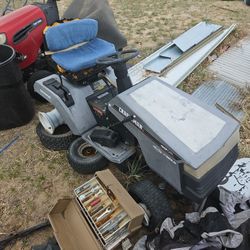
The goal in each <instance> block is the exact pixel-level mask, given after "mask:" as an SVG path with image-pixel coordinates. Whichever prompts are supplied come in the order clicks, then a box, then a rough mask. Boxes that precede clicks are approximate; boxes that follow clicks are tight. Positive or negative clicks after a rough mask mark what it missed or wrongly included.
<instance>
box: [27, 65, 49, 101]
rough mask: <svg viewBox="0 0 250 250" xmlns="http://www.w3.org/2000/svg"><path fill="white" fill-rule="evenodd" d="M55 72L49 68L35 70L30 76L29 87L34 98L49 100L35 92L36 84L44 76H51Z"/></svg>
mask: <svg viewBox="0 0 250 250" xmlns="http://www.w3.org/2000/svg"><path fill="white" fill-rule="evenodd" d="M52 74H53V73H51V72H50V71H48V70H38V71H35V72H34V73H33V74H32V75H31V77H30V78H29V80H28V81H27V89H28V91H29V93H30V95H31V97H32V98H34V99H35V100H37V101H39V102H43V103H45V102H47V100H45V99H44V98H43V97H42V96H40V95H39V94H38V93H36V92H35V90H34V84H35V82H36V81H37V80H40V79H43V78H44V77H47V76H50V75H52Z"/></svg>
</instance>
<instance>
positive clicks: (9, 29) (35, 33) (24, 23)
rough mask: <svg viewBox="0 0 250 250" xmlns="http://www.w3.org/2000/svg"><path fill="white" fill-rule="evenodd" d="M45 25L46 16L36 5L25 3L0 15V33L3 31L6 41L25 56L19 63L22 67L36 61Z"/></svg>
mask: <svg viewBox="0 0 250 250" xmlns="http://www.w3.org/2000/svg"><path fill="white" fill-rule="evenodd" d="M46 25H47V22H46V17H45V15H44V13H43V11H42V10H41V9H40V8H39V7H38V6H36V5H27V6H24V7H22V8H20V9H18V10H15V11H12V12H10V13H8V14H6V15H5V16H1V17H0V34H2V33H4V34H5V35H6V38H7V42H6V43H7V44H8V45H10V46H12V47H13V48H14V49H15V50H16V51H17V52H19V53H20V54H22V55H23V56H24V57H25V58H26V59H25V60H24V61H23V62H21V63H20V67H21V68H22V69H23V68H26V67H28V66H30V65H31V64H32V63H34V62H35V61H36V59H37V56H38V53H39V49H40V47H41V45H42V43H43V30H44V28H45V27H46Z"/></svg>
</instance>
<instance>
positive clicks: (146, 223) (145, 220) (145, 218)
mask: <svg viewBox="0 0 250 250" xmlns="http://www.w3.org/2000/svg"><path fill="white" fill-rule="evenodd" d="M138 205H139V206H140V207H141V208H142V209H143V211H144V216H143V221H142V224H143V225H144V226H145V227H148V226H149V223H150V217H151V214H150V211H149V210H148V208H147V206H146V205H145V204H144V203H141V202H140V203H138Z"/></svg>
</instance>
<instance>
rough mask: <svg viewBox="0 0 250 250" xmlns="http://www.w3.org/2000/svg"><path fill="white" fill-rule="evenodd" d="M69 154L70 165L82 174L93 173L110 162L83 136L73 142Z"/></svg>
mask: <svg viewBox="0 0 250 250" xmlns="http://www.w3.org/2000/svg"><path fill="white" fill-rule="evenodd" d="M67 156H68V161H69V164H70V166H71V167H72V168H73V169H74V170H75V171H77V172H78V173H80V174H93V173H95V172H96V171H99V170H103V169H104V168H105V167H106V166H107V164H108V160H107V159H106V158H105V157H103V156H102V155H101V154H100V153H99V152H98V151H96V149H95V148H94V147H92V146H91V145H90V144H88V143H87V142H86V141H84V140H83V139H82V138H78V139H76V140H75V141H73V142H72V144H71V145H70V147H69V150H68V154H67Z"/></svg>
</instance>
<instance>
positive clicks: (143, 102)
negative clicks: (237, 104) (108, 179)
mask: <svg viewBox="0 0 250 250" xmlns="http://www.w3.org/2000/svg"><path fill="white" fill-rule="evenodd" d="M97 32H98V22H96V21H95V20H93V19H83V20H74V21H72V22H67V23H63V24H60V25H58V26H54V27H50V28H48V29H47V31H46V32H45V39H46V44H47V47H48V49H49V51H50V52H51V53H50V56H49V57H50V62H51V64H52V67H55V68H58V69H60V72H58V73H57V74H52V75H50V76H47V77H45V78H43V79H40V80H37V81H36V82H35V85H34V88H35V91H36V92H37V93H38V94H39V95H41V96H42V97H43V98H44V99H46V100H47V101H48V102H49V103H51V104H52V105H53V107H54V109H53V110H51V111H50V112H47V113H44V112H39V114H38V115H39V120H40V124H39V125H38V127H37V133H38V135H39V137H40V139H41V141H42V142H43V144H44V145H45V146H47V147H48V148H52V149H53V146H54V145H52V144H53V143H55V141H57V140H58V136H57V134H56V133H55V132H56V129H57V128H60V126H64V125H67V127H68V128H69V130H70V133H71V134H70V135H71V136H75V137H76V138H75V140H74V141H73V142H72V143H71V144H70V143H68V142H69V141H68V140H69V137H67V135H66V136H65V140H64V142H65V144H64V146H65V149H66V148H67V147H68V146H69V149H68V154H67V155H68V160H69V163H70V165H71V166H72V167H73V169H74V170H76V171H77V172H79V173H81V174H89V173H93V172H95V171H98V170H101V169H103V168H104V167H105V166H106V165H107V163H108V161H109V162H112V163H114V164H116V165H120V166H121V165H122V164H124V163H125V162H126V161H129V160H130V159H131V158H133V156H134V155H135V154H136V152H138V151H139V152H141V154H142V156H143V157H144V159H145V162H146V164H147V166H148V167H149V168H150V169H152V170H153V171H154V172H156V173H157V174H158V175H159V176H161V177H162V178H163V179H164V180H165V181H166V182H168V183H169V184H170V185H172V186H173V187H174V188H175V189H176V190H177V191H178V192H179V193H181V194H183V195H184V196H186V197H188V198H190V199H192V200H193V201H195V202H197V203H202V201H203V200H204V199H205V198H206V197H207V196H208V195H209V194H210V193H211V192H212V191H213V190H214V189H215V188H216V186H217V185H218V184H219V183H220V181H221V180H222V179H223V178H224V176H225V175H226V173H227V172H228V170H229V169H230V168H231V166H232V165H233V163H234V162H235V161H236V159H237V156H238V141H239V124H238V122H237V121H235V120H234V119H233V118H231V117H229V116H228V115H226V114H224V113H223V112H221V111H220V110H217V109H216V108H213V107H211V106H208V105H206V104H204V103H202V102H201V101H199V100H197V99H195V97H193V96H191V95H188V94H186V93H184V92H183V91H181V90H179V89H177V88H174V87H171V86H169V85H168V84H167V83H166V82H164V81H162V80H160V79H158V78H156V77H149V78H147V79H145V80H143V81H142V82H140V83H138V84H136V85H134V86H133V84H132V82H131V80H130V78H129V77H128V71H127V66H126V62H127V61H128V60H130V59H132V58H134V57H136V56H137V55H138V51H137V50H135V49H131V50H122V51H118V50H116V49H115V46H114V44H112V43H110V42H107V41H105V40H103V39H99V38H97V37H96V35H97ZM110 68H112V70H113V71H114V74H115V76H116V81H115V82H113V81H111V80H110V79H109V77H108V76H109V74H108V72H109V70H110ZM42 131H43V132H42ZM45 133H46V134H47V136H45ZM45 138H46V139H45ZM48 138H50V139H51V141H49V139H48ZM52 138H53V140H52ZM70 139H73V138H72V137H70ZM57 142H58V144H60V143H59V142H60V141H57ZM61 142H62V141H61ZM69 144H70V145H69ZM130 193H131V195H132V196H133V197H134V198H135V200H136V201H138V202H140V203H141V204H143V205H142V207H143V208H144V209H145V211H149V214H150V216H151V219H152V220H151V221H153V222H152V223H153V226H156V225H159V223H161V222H162V220H163V219H165V218H166V217H167V216H169V212H170V209H169V205H168V203H167V201H166V199H165V198H164V196H162V194H159V192H158V191H157V192H156V190H155V189H154V188H153V186H152V185H151V184H150V182H148V181H142V182H138V183H135V184H133V185H132V186H131V188H130Z"/></svg>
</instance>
